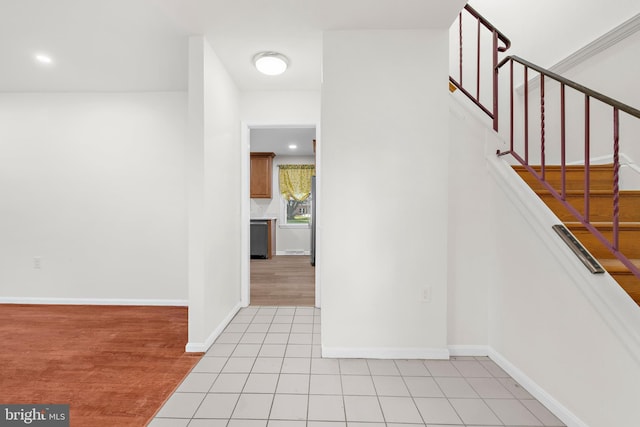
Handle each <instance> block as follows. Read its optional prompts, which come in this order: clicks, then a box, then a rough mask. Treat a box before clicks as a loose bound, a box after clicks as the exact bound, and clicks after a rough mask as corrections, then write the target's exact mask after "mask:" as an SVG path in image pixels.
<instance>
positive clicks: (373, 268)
mask: <svg viewBox="0 0 640 427" xmlns="http://www.w3.org/2000/svg"><path fill="white" fill-rule="evenodd" d="M447 36H448V33H447V31H446V30H415V31H330V32H326V33H325V35H324V70H323V74H324V83H323V87H322V139H321V147H322V150H321V152H320V155H319V158H320V161H321V166H322V169H321V171H322V175H321V176H322V187H321V188H320V189H319V193H320V194H319V196H320V201H319V204H318V208H319V216H320V221H319V222H318V235H319V238H320V241H319V248H318V251H319V252H318V267H317V268H319V269H320V274H321V277H322V289H323V290H322V292H323V296H322V309H323V314H322V315H323V320H322V340H323V342H322V346H323V355H325V356H333V357H335V356H345V357H359V356H363V355H367V356H368V357H447V355H448V351H447V349H446V344H447V342H446V341H447V325H446V324H447V319H446V316H447V313H446V311H447V178H448V172H447V168H448V167H447V164H448V150H449V149H448V146H447V143H446V142H447V141H448V140H449V138H448V120H447V109H446V108H443V107H442V106H443V105H445V103H446V102H447V93H448V92H447V87H446V81H447V60H448V57H447ZM380 52H385V57H384V58H385V60H384V61H380V56H379V53H380ZM426 287H430V289H431V302H421V295H422V290H423V289H424V288H426Z"/></svg>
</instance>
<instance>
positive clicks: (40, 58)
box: [33, 53, 53, 65]
mask: <svg viewBox="0 0 640 427" xmlns="http://www.w3.org/2000/svg"><path fill="white" fill-rule="evenodd" d="M33 58H34V59H35V60H36V62H37V63H39V64H42V65H51V64H53V58H51V56H49V55H47V54H46V53H36V54H35V55H33Z"/></svg>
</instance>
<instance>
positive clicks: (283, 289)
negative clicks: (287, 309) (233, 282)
mask: <svg viewBox="0 0 640 427" xmlns="http://www.w3.org/2000/svg"><path fill="white" fill-rule="evenodd" d="M314 303H315V268H314V267H312V266H311V263H310V260H309V257H308V256H301V255H277V256H274V257H273V258H271V259H252V260H251V305H279V306H313V305H314Z"/></svg>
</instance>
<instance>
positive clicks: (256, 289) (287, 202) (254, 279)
mask: <svg viewBox="0 0 640 427" xmlns="http://www.w3.org/2000/svg"><path fill="white" fill-rule="evenodd" d="M248 131H249V135H248V136H249V151H250V153H249V158H250V159H249V165H250V166H249V183H248V186H249V197H250V201H249V207H248V209H249V219H250V244H249V252H250V262H249V272H250V273H249V301H250V304H251V305H262V306H265V305H277V306H314V305H316V289H315V267H314V264H315V262H314V259H313V258H312V257H313V256H314V255H315V253H314V243H315V242H314V238H313V236H312V227H313V226H314V225H315V222H314V218H313V209H312V207H313V203H314V199H315V197H314V195H313V194H312V191H311V176H312V175H315V174H314V171H315V164H316V157H315V140H316V127H315V126H268V127H264V126H263V127H261V126H251V127H249V129H248Z"/></svg>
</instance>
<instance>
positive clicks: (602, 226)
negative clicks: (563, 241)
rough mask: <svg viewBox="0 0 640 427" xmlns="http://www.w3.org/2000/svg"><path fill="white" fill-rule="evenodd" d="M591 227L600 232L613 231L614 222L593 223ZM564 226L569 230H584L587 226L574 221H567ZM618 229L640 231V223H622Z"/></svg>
mask: <svg viewBox="0 0 640 427" xmlns="http://www.w3.org/2000/svg"><path fill="white" fill-rule="evenodd" d="M590 224H591V225H593V226H594V227H595V228H597V229H599V230H612V229H613V222H611V221H592V222H591V223H590ZM564 225H566V226H567V228H569V229H584V228H585V226H584V225H582V223H581V222H573V221H565V222H564ZM618 229H619V230H620V231H624V230H627V231H635V230H640V222H635V221H620V222H619V223H618Z"/></svg>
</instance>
